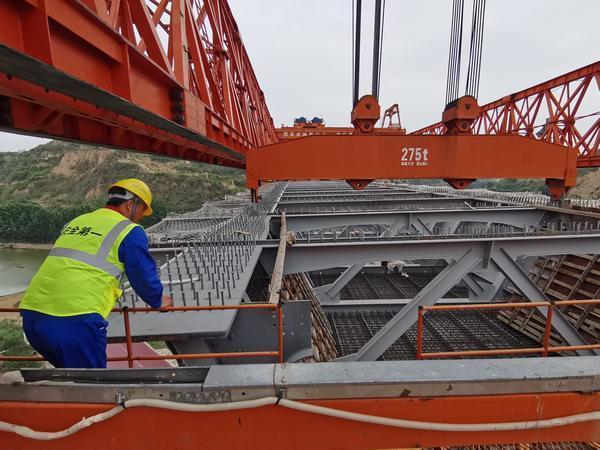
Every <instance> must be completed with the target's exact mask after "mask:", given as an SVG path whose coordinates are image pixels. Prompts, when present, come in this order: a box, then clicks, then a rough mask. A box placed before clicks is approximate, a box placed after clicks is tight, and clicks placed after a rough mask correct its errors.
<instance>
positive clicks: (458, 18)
mask: <svg viewBox="0 0 600 450" xmlns="http://www.w3.org/2000/svg"><path fill="white" fill-rule="evenodd" d="M463 18H464V0H453V3H452V24H451V28H450V49H449V51H448V75H447V78H446V104H448V103H450V102H452V101H454V100H456V99H457V98H458V91H459V86H460V61H461V57H462V30H463Z"/></svg>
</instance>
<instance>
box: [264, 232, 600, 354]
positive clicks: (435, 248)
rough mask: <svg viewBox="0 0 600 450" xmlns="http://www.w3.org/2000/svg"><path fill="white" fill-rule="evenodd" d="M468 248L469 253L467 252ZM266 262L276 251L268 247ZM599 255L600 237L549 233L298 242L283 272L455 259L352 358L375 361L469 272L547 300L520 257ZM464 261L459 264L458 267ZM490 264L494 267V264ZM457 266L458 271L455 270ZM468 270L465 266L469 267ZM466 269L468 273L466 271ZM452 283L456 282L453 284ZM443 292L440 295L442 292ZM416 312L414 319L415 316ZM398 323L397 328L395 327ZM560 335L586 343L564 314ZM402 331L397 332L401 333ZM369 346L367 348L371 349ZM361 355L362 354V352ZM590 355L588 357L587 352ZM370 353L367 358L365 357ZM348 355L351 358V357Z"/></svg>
mask: <svg viewBox="0 0 600 450" xmlns="http://www.w3.org/2000/svg"><path fill="white" fill-rule="evenodd" d="M465 248H468V249H469V251H468V252H467V253H465ZM265 250H266V251H264V252H263V254H265V260H264V261H265V262H266V263H268V257H267V256H266V255H269V254H271V253H272V250H271V249H265ZM587 253H596V254H597V253H600V234H597V233H594V234H578V235H554V236H552V235H550V236H520V237H512V238H496V239H492V238H485V239H469V240H465V239H437V240H434V239H431V240H428V239H420V240H413V241H406V240H405V241H401V240H389V241H378V242H343V243H337V245H331V244H329V243H328V244H300V245H296V246H293V247H291V248H289V249H288V252H287V255H286V261H285V266H284V273H295V272H304V271H307V270H318V269H326V268H329V267H339V266H343V265H353V264H357V263H364V262H369V261H378V260H379V261H380V260H391V259H439V258H445V259H452V260H455V261H457V263H453V264H451V265H450V266H448V267H447V268H446V269H445V270H444V271H443V272H442V274H445V275H444V276H443V277H440V275H442V274H440V275H438V277H436V278H435V279H434V280H433V281H432V282H431V283H430V284H429V285H427V286H426V288H425V289H424V291H425V290H426V292H424V293H423V295H421V293H419V294H418V295H417V297H415V299H414V301H415V303H413V302H411V303H410V304H409V305H408V306H407V307H405V308H404V309H403V311H404V310H406V312H405V313H403V314H402V313H399V314H402V315H401V316H396V317H394V319H396V320H395V321H394V319H392V321H394V323H393V324H391V325H390V326H389V327H388V326H386V327H384V329H383V330H382V332H380V333H378V334H377V335H376V336H374V337H373V338H372V339H371V341H369V343H368V344H367V345H366V346H365V350H364V352H363V353H361V354H360V355H359V354H357V356H354V358H357V359H358V358H360V359H367V358H374V359H376V358H377V357H379V355H381V353H383V352H384V351H385V350H386V349H387V348H388V347H389V345H391V344H392V343H393V342H395V340H397V339H398V338H399V337H400V336H401V335H402V333H404V331H406V329H407V324H408V326H410V325H411V324H412V323H414V320H415V318H416V315H415V312H416V308H417V307H418V306H419V303H417V302H420V303H421V304H434V303H435V302H436V301H437V300H439V298H441V296H443V295H444V294H445V293H446V292H447V290H449V289H450V288H451V287H452V286H454V284H456V283H457V282H458V281H459V280H460V278H458V279H457V278H456V277H457V276H461V277H464V276H465V275H466V274H468V273H469V272H471V271H475V270H477V269H484V266H485V269H486V270H488V271H492V272H493V271H495V270H494V267H489V266H490V265H491V266H496V267H497V270H499V271H501V272H502V274H503V275H504V276H506V277H507V278H508V279H509V280H510V281H512V282H513V283H514V284H515V285H516V286H517V287H518V288H519V289H520V290H522V292H523V294H524V295H525V297H526V298H528V299H529V300H533V301H535V300H539V299H544V298H545V297H544V295H543V293H541V292H540V291H539V289H537V287H535V288H534V286H535V285H534V284H533V282H532V281H531V280H529V278H528V277H527V275H526V274H525V272H523V271H522V270H521V269H520V268H519V266H518V265H517V264H516V263H515V262H514V261H515V260H516V259H517V258H518V257H519V256H544V255H560V254H587ZM458 262H460V265H458ZM490 263H491V264H490ZM457 265H458V267H457ZM466 267H467V268H466ZM465 268H466V269H465ZM451 282H454V284H450V283H451ZM440 292H441V293H440ZM411 314H412V315H411ZM396 324H398V329H397V330H395V329H394V325H396ZM553 324H554V327H555V329H556V331H558V332H559V333H560V334H561V336H562V337H563V338H564V339H565V340H566V341H567V342H568V343H569V344H570V345H581V344H583V343H584V341H583V339H582V338H581V337H580V336H579V334H578V333H577V332H576V331H575V330H574V329H573V327H572V326H571V324H570V323H569V322H568V321H566V319H564V317H562V316H561V315H559V314H557V319H556V320H555V321H554V322H553ZM398 333H399V334H398ZM367 346H368V348H367ZM361 352H362V350H361ZM587 354H590V353H587ZM362 355H366V356H362ZM351 358H352V357H350V358H349V359H351Z"/></svg>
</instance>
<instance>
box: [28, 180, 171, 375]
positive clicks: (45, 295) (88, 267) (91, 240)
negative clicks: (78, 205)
mask: <svg viewBox="0 0 600 450" xmlns="http://www.w3.org/2000/svg"><path fill="white" fill-rule="evenodd" d="M151 214H152V193H151V192H150V189H149V188H148V186H147V185H146V183H144V182H143V181H140V180H136V179H126V180H121V181H118V182H116V183H114V184H112V185H111V186H110V187H109V189H108V201H107V202H106V206H105V207H104V208H100V209H98V210H96V211H93V212H91V213H88V214H83V215H81V216H79V217H76V218H75V219H73V220H72V221H71V222H69V223H68V224H67V225H65V227H64V228H63V229H62V232H61V234H60V236H59V237H58V239H57V240H56V242H55V244H54V247H53V248H52V250H51V251H50V253H49V255H48V257H47V258H46V259H45V260H44V263H43V264H42V266H41V267H40V269H39V271H38V272H37V273H36V274H35V276H34V277H33V279H32V280H31V283H30V285H29V287H28V288H27V291H26V292H25V295H24V297H23V299H22V300H21V304H20V308H21V309H22V312H21V315H22V316H23V329H24V331H25V335H26V336H27V340H28V341H29V343H30V344H31V345H32V346H33V348H34V349H35V350H37V352H38V353H40V354H41V355H42V356H43V357H44V358H45V359H46V360H47V361H49V362H50V363H51V364H52V365H53V366H54V367H69V368H99V367H106V328H107V326H108V322H107V321H106V318H107V317H108V314H109V313H110V310H111V309H112V308H113V307H114V304H115V301H116V300H117V299H118V298H119V297H120V295H121V292H122V291H121V289H120V285H121V278H122V276H123V274H125V275H127V278H128V280H129V283H130V284H131V286H132V287H133V289H134V290H135V292H136V293H137V294H138V295H139V296H140V297H141V298H142V299H143V300H144V301H145V302H146V303H147V304H148V305H150V306H151V307H153V308H165V307H168V306H172V305H173V300H172V299H171V298H170V297H169V296H165V295H163V286H162V283H161V282H160V279H159V277H158V275H157V273H156V264H155V262H154V260H153V259H152V257H151V256H150V253H149V251H148V238H147V237H146V233H145V232H144V229H143V228H142V227H141V226H140V225H137V224H138V223H139V222H140V221H141V219H142V218H143V217H144V216H149V215H151Z"/></svg>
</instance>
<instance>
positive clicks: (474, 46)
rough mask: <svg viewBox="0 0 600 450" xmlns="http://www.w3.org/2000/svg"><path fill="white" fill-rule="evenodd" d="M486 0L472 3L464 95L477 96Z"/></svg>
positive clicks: (476, 0) (477, 0)
mask: <svg viewBox="0 0 600 450" xmlns="http://www.w3.org/2000/svg"><path fill="white" fill-rule="evenodd" d="M485 6H486V0H474V1H473V17H472V21H471V23H472V25H471V45H470V51H469V67H468V72H467V85H466V89H465V93H466V95H472V96H473V97H477V96H478V95H479V80H480V75H481V57H482V51H483V30H484V25H485Z"/></svg>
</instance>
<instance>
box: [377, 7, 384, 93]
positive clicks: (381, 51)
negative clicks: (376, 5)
mask: <svg viewBox="0 0 600 450" xmlns="http://www.w3.org/2000/svg"><path fill="white" fill-rule="evenodd" d="M385 1H386V0H383V7H382V10H381V37H380V38H379V72H378V74H377V99H378V100H379V91H380V90H381V66H382V57H383V29H384V26H385Z"/></svg>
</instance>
